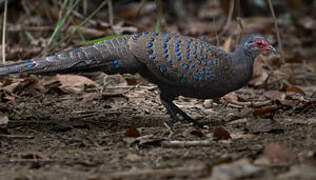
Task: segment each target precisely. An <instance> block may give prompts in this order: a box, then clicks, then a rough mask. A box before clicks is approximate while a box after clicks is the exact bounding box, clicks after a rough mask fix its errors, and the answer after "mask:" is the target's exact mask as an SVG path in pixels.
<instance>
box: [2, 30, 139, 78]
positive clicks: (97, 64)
mask: <svg viewBox="0 0 316 180" xmlns="http://www.w3.org/2000/svg"><path fill="white" fill-rule="evenodd" d="M128 40H129V36H123V37H118V38H115V39H111V40H106V41H103V42H99V43H96V44H94V45H88V46H82V47H78V48H74V49H72V50H68V51H65V52H62V53H58V54H56V55H53V56H48V57H43V58H35V59H30V60H24V61H22V62H19V63H15V64H11V65H5V66H0V76H3V75H8V74H14V73H27V74H30V73H32V74H38V73H51V72H53V73H73V72H91V71H103V72H106V73H109V74H114V73H121V72H128V73H134V72H136V71H138V70H139V68H140V67H141V66H142V65H143V64H142V63H140V62H138V61H137V60H136V58H135V57H134V56H133V54H132V53H131V52H130V50H129V47H128V43H127V41H128Z"/></svg>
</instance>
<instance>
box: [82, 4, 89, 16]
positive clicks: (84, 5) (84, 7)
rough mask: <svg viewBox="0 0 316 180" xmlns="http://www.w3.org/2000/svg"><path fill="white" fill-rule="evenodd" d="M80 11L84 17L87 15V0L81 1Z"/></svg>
mask: <svg viewBox="0 0 316 180" xmlns="http://www.w3.org/2000/svg"><path fill="white" fill-rule="evenodd" d="M82 9H83V10H82V11H83V15H84V16H86V15H87V14H88V1H87V0H83V1H82Z"/></svg>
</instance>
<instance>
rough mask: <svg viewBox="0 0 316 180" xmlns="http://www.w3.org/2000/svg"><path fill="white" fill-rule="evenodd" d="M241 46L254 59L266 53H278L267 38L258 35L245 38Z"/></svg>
mask: <svg viewBox="0 0 316 180" xmlns="http://www.w3.org/2000/svg"><path fill="white" fill-rule="evenodd" d="M240 46H241V47H242V48H243V50H245V51H246V52H247V53H248V54H250V55H251V56H252V57H256V56H258V55H259V54H262V53H266V52H270V53H271V52H272V53H275V52H276V50H275V48H274V47H273V46H272V45H271V44H270V43H269V41H268V40H267V39H266V38H265V37H263V36H261V35H257V34H250V35H248V36H246V37H244V38H243V39H242V40H241V42H240Z"/></svg>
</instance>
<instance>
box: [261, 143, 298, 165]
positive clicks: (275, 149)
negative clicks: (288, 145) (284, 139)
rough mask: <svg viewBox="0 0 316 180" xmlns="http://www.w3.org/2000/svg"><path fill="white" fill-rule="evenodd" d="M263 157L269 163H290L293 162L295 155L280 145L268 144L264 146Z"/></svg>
mask: <svg viewBox="0 0 316 180" xmlns="http://www.w3.org/2000/svg"><path fill="white" fill-rule="evenodd" d="M263 156H265V157H266V158H268V160H269V161H270V162H271V163H277V164H278V163H281V164H283V163H285V164H288V163H291V162H292V161H294V160H295V158H296V156H295V154H293V153H291V152H290V151H288V150H287V149H285V148H284V147H282V146H281V145H280V144H277V143H270V144H267V145H266V146H265V149H264V152H263Z"/></svg>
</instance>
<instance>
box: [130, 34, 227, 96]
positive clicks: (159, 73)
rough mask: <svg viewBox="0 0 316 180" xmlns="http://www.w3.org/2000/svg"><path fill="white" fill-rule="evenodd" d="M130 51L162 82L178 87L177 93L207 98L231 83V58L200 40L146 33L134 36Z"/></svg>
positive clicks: (174, 35)
mask: <svg viewBox="0 0 316 180" xmlns="http://www.w3.org/2000/svg"><path fill="white" fill-rule="evenodd" d="M129 47H130V49H131V52H132V53H133V54H134V56H135V57H136V58H137V59H138V60H140V61H142V62H143V63H145V64H146V66H147V70H149V71H150V72H151V73H152V74H153V75H154V76H155V77H156V78H158V79H159V82H161V83H164V84H165V85H170V86H177V87H179V88H178V89H177V91H179V90H181V88H182V89H183V91H184V92H183V93H185V94H186V95H189V96H191V97H199V96H200V95H197V96H196V95H194V91H195V89H198V91H199V92H196V93H198V94H201V96H204V95H203V94H205V93H209V92H210V91H211V90H213V89H214V91H216V89H217V90H218V89H221V88H225V87H223V86H224V85H225V83H226V82H224V81H226V80H228V79H230V78H229V71H230V68H231V63H232V61H231V55H230V54H229V53H227V52H225V51H223V50H221V49H219V48H218V47H216V46H214V45H212V44H210V43H207V42H204V41H201V40H199V39H195V38H191V37H187V36H181V35H176V34H169V33H146V32H145V33H142V34H136V35H133V36H131V39H130V40H129ZM217 86H222V87H217ZM187 88H189V89H187ZM203 89H205V92H203ZM186 91H189V92H186ZM183 93H180V94H183ZM213 94H218V93H215V92H213Z"/></svg>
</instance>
